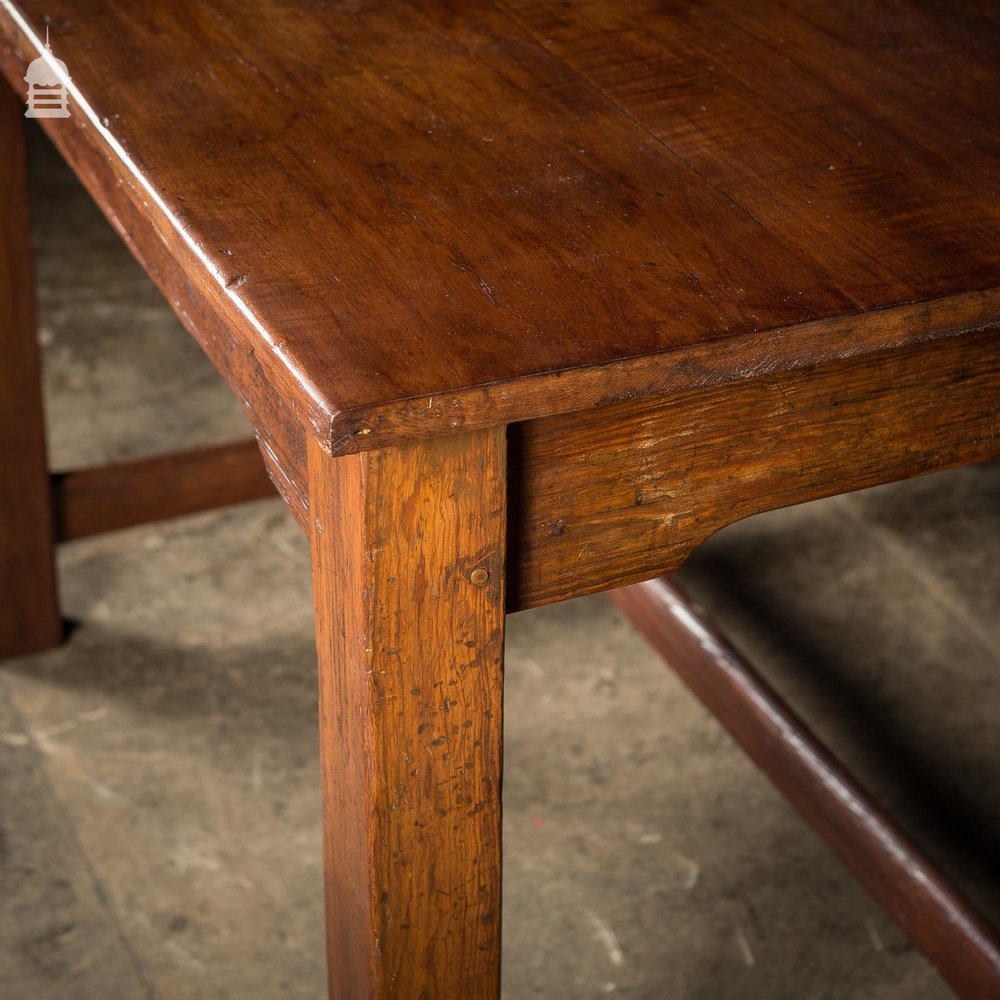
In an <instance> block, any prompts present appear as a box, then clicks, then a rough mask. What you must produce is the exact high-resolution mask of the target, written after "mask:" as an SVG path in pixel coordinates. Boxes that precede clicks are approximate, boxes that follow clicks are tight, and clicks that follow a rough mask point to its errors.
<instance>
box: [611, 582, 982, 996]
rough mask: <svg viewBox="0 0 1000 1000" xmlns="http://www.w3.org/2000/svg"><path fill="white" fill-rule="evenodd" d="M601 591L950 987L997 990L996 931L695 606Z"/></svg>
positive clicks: (662, 587) (639, 593) (667, 593)
mask: <svg viewBox="0 0 1000 1000" xmlns="http://www.w3.org/2000/svg"><path fill="white" fill-rule="evenodd" d="M609 597H610V598H611V600H612V602H613V603H614V604H615V605H617V606H618V607H619V608H620V609H621V610H622V611H623V612H624V614H625V615H626V617H628V618H629V619H630V620H631V621H632V622H633V623H634V624H635V625H636V626H637V627H638V628H639V630H640V631H641V632H642V633H643V635H645V637H646V638H647V639H648V640H649V642H650V644H651V645H652V646H653V648H654V649H655V650H656V651H657V652H658V653H659V654H660V655H661V656H662V657H663V659H664V660H665V661H666V663H667V664H668V665H669V666H670V667H671V668H672V669H673V670H674V671H675V672H676V673H677V675H678V676H679V677H680V678H681V680H682V681H684V683H685V684H686V685H687V686H688V687H689V688H690V689H691V690H692V691H693V692H694V694H695V695H696V696H697V697H698V699H699V700H700V701H701V702H702V703H703V704H704V705H705V706H706V707H707V708H708V709H709V711H710V712H712V714H713V715H715V717H716V718H717V719H718V720H719V721H720V722H721V723H722V725H723V726H724V727H725V728H726V729H727V730H728V731H729V733H730V735H731V736H732V737H733V738H734V739H735V740H736V742H737V743H739V744H740V746H741V747H742V748H743V749H744V750H745V751H746V752H747V754H748V755H749V756H750V757H751V759H752V760H753V761H754V763H755V764H757V766H758V767H759V768H760V769H761V770H762V771H763V772H764V773H765V774H766V775H767V776H768V778H770V780H771V781H772V782H773V783H774V784H775V786H776V787H777V788H778V790H779V791H780V792H781V793H782V794H783V795H784V796H785V797H786V798H787V799H788V801H789V802H791V804H792V805H793V806H795V808H796V809H797V810H798V811H799V813H800V814H801V815H802V817H803V818H804V819H805V820H806V822H807V823H809V825H810V826H812V828H813V829H814V830H815V831H816V832H817V833H818V834H819V835H820V836H821V837H822V838H823V840H824V841H826V843H827V845H828V846H829V847H830V848H831V850H833V852H834V853H835V854H836V855H837V857H839V858H840V860H841V861H842V862H843V863H844V864H845V865H846V866H847V867H848V868H849V869H850V870H851V871H852V872H853V873H854V875H855V876H856V877H857V878H858V880H859V881H860V882H861V884H862V885H863V886H864V887H865V889H867V890H868V892H869V893H870V894H871V895H872V896H873V897H874V898H875V900H876V901H877V902H878V903H879V904H880V905H881V906H882V907H883V908H884V909H885V911H886V912H887V913H888V914H889V916H891V917H892V918H893V919H894V920H895V921H896V922H897V923H898V924H899V926H900V927H901V928H902V930H903V932H904V933H905V934H906V936H907V937H908V938H909V939H910V940H911V941H912V942H913V943H914V945H916V946H917V948H919V949H920V950H921V951H922V952H923V953H924V955H926V956H927V958H928V959H930V961H931V962H932V963H933V964H934V965H935V966H936V967H937V969H938V970H939V971H940V973H941V975H942V976H943V977H944V978H945V980H946V981H947V982H948V983H949V984H950V985H951V987H952V988H953V989H954V990H955V992H956V993H957V994H958V995H959V996H961V997H966V998H969V1000H990V998H992V997H997V996H1000V936H998V935H997V932H996V931H995V930H994V929H993V928H992V927H990V926H989V925H988V924H987V923H986V921H985V920H984V919H983V918H982V916H981V915H980V914H979V913H978V912H977V910H976V907H975V906H974V905H973V904H972V903H971V902H970V901H969V900H968V899H966V898H965V897H964V896H963V895H962V894H961V893H960V892H959V891H958V890H957V889H956V888H955V887H954V886H953V885H952V884H951V883H950V882H949V881H948V879H947V878H946V877H945V876H944V875H943V874H942V872H941V871H940V870H939V869H938V868H937V867H936V866H935V865H934V864H933V863H932V862H931V861H930V860H928V858H926V857H925V856H924V855H923V854H922V853H921V851H920V850H919V848H918V847H917V846H916V845H915V844H914V843H913V842H912V841H911V840H910V838H909V837H907V835H906V834H905V833H903V831H902V830H900V829H899V827H897V826H896V825H895V823H893V821H892V820H891V819H890V818H889V817H888V816H887V815H886V814H885V813H884V812H883V810H882V809H881V808H880V807H879V806H878V804H877V803H876V802H874V801H873V799H872V798H871V796H870V795H868V793H867V792H866V791H865V790H864V788H862V787H861V786H860V785H859V784H858V783H857V782H856V781H855V780H854V778H852V777H851V775H850V774H849V773H848V772H847V771H846V770H845V769H844V768H843V767H842V766H841V765H840V764H839V762H838V761H837V760H836V759H835V758H834V757H833V756H832V755H831V754H830V752H829V751H828V750H827V749H826V747H824V746H823V744H822V743H820V742H819V740H818V739H817V738H816V737H815V736H814V735H813V734H812V733H811V732H810V731H809V729H808V728H807V727H806V726H805V725H804V724H803V723H802V721H801V720H800V719H799V718H798V717H797V716H796V715H795V713H794V712H793V711H792V709H791V708H790V707H789V706H788V705H787V704H786V703H785V702H784V701H783V700H782V699H781V697H780V696H779V695H778V694H776V693H775V692H774V690H773V689H772V688H771V687H770V686H769V685H768V683H767V682H766V681H765V680H764V678H763V677H761V676H760V674H759V673H757V671H755V670H754V669H753V667H751V666H750V665H749V664H748V663H747V662H746V661H745V660H743V658H742V657H741V656H740V655H739V653H737V652H736V650H734V649H733V647H732V646H730V645H729V643H727V642H726V640H725V639H724V638H723V637H722V635H720V634H719V632H717V631H716V630H715V629H714V628H713V627H712V626H711V625H710V624H709V623H708V622H707V620H706V619H705V617H704V614H703V613H702V612H701V610H700V609H699V608H698V607H697V605H695V604H694V603H693V602H692V601H691V600H690V599H689V598H687V597H686V596H685V595H684V594H683V593H682V592H681V591H680V590H678V589H677V587H676V586H675V585H673V584H672V583H670V582H668V581H667V580H665V579H657V580H652V581H649V582H647V583H642V584H634V585H632V586H630V587H625V588H623V589H621V590H615V591H612V592H611V593H610V594H609Z"/></svg>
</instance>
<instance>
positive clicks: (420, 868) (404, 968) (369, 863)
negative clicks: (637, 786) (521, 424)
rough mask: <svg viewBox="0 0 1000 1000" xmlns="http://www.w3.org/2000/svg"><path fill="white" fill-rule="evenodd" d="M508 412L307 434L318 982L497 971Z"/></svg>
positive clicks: (494, 985)
mask: <svg viewBox="0 0 1000 1000" xmlns="http://www.w3.org/2000/svg"><path fill="white" fill-rule="evenodd" d="M505 465H506V438H505V432H504V429H503V428H495V429H490V430H486V431H477V432H474V433H468V434H462V435H458V436H456V437H452V438H446V439H439V440H434V441H429V442H421V443H415V444H407V445H402V446H399V447H395V448H391V449H385V450H381V451H375V452H369V453H366V454H361V455H347V456H345V457H341V458H335V459H334V458H330V457H329V456H328V455H326V454H325V453H324V452H323V451H322V450H320V448H319V446H318V445H315V444H311V445H310V452H309V478H310V486H309V490H310V517H311V521H312V524H311V535H312V551H313V580H314V594H315V603H316V630H317V646H318V649H319V672H320V732H321V743H322V768H323V782H324V796H325V862H326V898H327V941H328V949H327V951H328V956H329V963H330V995H331V997H335V998H336V1000H369V998H375V997H378V998H390V997H393V998H398V1000H418V998H427V1000H496V998H497V997H498V996H499V990H500V972H499V970H500V778H501V765H502V736H503V728H502V726H503V723H502V701H503V634H504V554H505V533H506V477H505Z"/></svg>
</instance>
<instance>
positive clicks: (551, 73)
mask: <svg viewBox="0 0 1000 1000" xmlns="http://www.w3.org/2000/svg"><path fill="white" fill-rule="evenodd" d="M46 24H48V26H49V28H50V33H51V43H52V50H53V54H54V56H56V57H57V58H59V59H61V60H63V61H64V62H65V64H66V68H67V69H66V73H67V74H68V76H69V77H70V78H71V81H70V82H69V87H70V93H71V98H72V105H73V117H72V118H70V119H67V120H64V121H48V122H45V125H46V127H47V128H48V130H49V132H50V134H53V135H55V133H56V130H59V129H62V130H70V129H72V130H73V134H74V135H75V136H76V138H75V139H74V141H76V142H80V143H86V144H89V145H90V146H91V147H93V148H94V149H95V150H97V151H98V152H99V153H100V155H101V156H103V157H105V158H106V159H109V160H113V161H115V164H116V168H117V169H118V171H119V176H120V177H121V178H124V186H125V187H126V188H127V189H128V194H129V197H130V198H131V199H132V201H133V202H134V204H135V205H136V206H137V207H138V210H140V211H144V212H146V213H147V214H148V215H149V216H151V217H152V218H153V220H154V222H155V225H156V227H157V231H158V233H159V235H160V237H161V239H162V240H163V242H164V244H165V245H166V247H167V248H168V250H170V252H171V253H172V254H173V255H174V256H175V257H176V259H177V260H178V261H179V262H180V264H181V266H182V268H183V271H184V273H185V274H186V276H187V279H188V280H190V281H192V282H195V283H196V284H201V285H202V286H205V287H214V288H215V290H216V291H217V292H218V295H219V296H221V297H222V299H221V300H224V303H225V308H226V310H227V322H228V323H230V325H231V326H232V327H233V329H234V330H235V331H236V332H237V333H238V334H239V336H240V337H241V338H242V340H241V342H243V343H248V344H249V345H250V349H251V351H253V352H255V353H256V355H257V356H258V357H259V358H266V362H263V364H264V369H265V373H266V372H267V371H273V370H277V369H281V370H283V371H284V372H285V373H286V374H287V375H288V376H289V378H288V379H287V380H286V381H285V382H284V383H283V384H286V385H291V386H293V389H292V390H290V391H291V392H292V393H293V394H294V395H296V397H297V398H296V399H293V400H292V404H293V406H295V407H296V408H297V409H298V410H300V411H301V414H302V416H303V418H304V419H306V420H307V421H310V422H311V423H312V425H313V426H314V427H318V426H325V427H328V428H329V427H332V428H333V430H332V431H331V441H335V440H337V439H338V431H339V430H341V429H344V428H347V429H348V430H349V433H350V434H351V435H358V434H362V435H370V445H371V446H376V445H377V444H380V443H382V442H383V441H387V440H391V439H392V438H393V436H394V435H399V434H409V435H410V436H412V435H414V434H417V435H419V434H423V433H427V434H434V433H441V432H443V431H446V430H447V429H448V428H453V427H469V426H486V425H489V424H491V423H500V422H504V421H507V420H512V419H526V418H529V417H533V416H539V415H542V414H545V413H554V412H563V411H569V410H573V409H578V408H582V407H587V406H593V405H596V404H598V403H603V402H607V401H610V400H621V399H625V398H628V397H629V396H630V395H631V394H634V393H640V392H646V391H668V390H669V389H671V388H672V387H674V386H676V385H681V384H695V383H697V382H699V381H719V380H723V381H724V380H726V379H731V378H739V377H743V376H745V375H747V374H751V373H753V372H756V371H760V370H775V369H781V368H785V367H793V366H801V365H805V364H810V363H812V362H813V361H816V360H823V359H826V358H829V357H831V356H837V355H845V354H856V353H858V352H862V351H866V350H877V349H880V348H884V347H887V346H891V345H893V344H896V343H900V342H907V341H912V340H919V339H928V338H932V337H935V336H940V335H945V334H947V333H949V332H953V331H954V330H956V329H965V328H970V327H973V326H982V325H991V324H995V323H997V322H1000V293H998V291H997V289H998V286H1000V239H998V233H1000V225H998V223H1000V198H998V186H1000V99H998V96H997V95H998V94H1000V7H998V6H997V5H996V4H993V3H989V2H984V3H980V4H976V3H955V4H951V3H947V4H946V3H932V2H926V0H889V2H884V3H883V2H877V3H875V2H872V3H857V2H851V3H847V2H842V3H836V2H803V3H796V4H793V5H787V6H786V5H784V4H778V3H762V2H760V0H744V2H737V0H717V2H708V3H698V4H689V3H670V2H661V0H655V2H654V0H641V2H611V0H607V2H599V0H588V2H577V3H571V4H567V3H563V2H560V0H497V2H495V3H490V2H486V0H470V2H461V3H451V2H449V3H445V2H443V0H442V2H432V0H426V2H419V3H417V2H413V3H402V2H397V3H374V2H373V3H367V2H357V3H333V2H326V0H298V2H280V3H279V2H277V0H242V2H239V3H237V2H235V0H214V2H211V3H208V2H195V0H148V2H145V3H141V4H139V3H115V4H109V3H105V2H103V0H45V2H44V3H42V2H41V0H0V36H2V41H3V44H2V46H0V47H2V48H3V53H2V61H3V66H4V70H5V72H6V74H7V76H8V78H9V79H10V80H11V81H12V82H14V83H18V85H19V86H23V84H20V82H19V79H18V75H19V74H20V75H23V68H24V66H25V65H26V64H27V63H28V62H29V61H30V60H31V59H33V58H35V57H36V56H37V55H38V54H39V52H40V51H41V50H42V47H43V45H44V26H45V25H46ZM125 228H127V227H125ZM278 381H280V379H279V380H278ZM324 422H325V423H324Z"/></svg>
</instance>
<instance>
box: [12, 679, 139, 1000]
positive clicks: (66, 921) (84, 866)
mask: <svg viewBox="0 0 1000 1000" xmlns="http://www.w3.org/2000/svg"><path fill="white" fill-rule="evenodd" d="M45 739H46V734H45V733H44V732H37V733H36V732H32V731H30V730H29V729H28V728H27V727H26V726H25V725H24V722H23V720H22V718H21V715H20V713H18V712H17V710H16V709H15V708H14V706H13V705H12V703H11V701H10V697H9V693H8V690H7V685H6V683H5V682H4V680H3V679H2V678H0V997H3V998H4V1000H22V998H23V1000H76V998H82V997H104V996H108V997H110V996H113V997H115V998H121V1000H148V998H149V997H151V996H152V995H153V994H152V991H151V989H150V987H149V984H148V981H147V980H146V979H145V977H144V975H143V973H142V970H141V967H140V965H139V963H138V961H137V959H136V957H135V955H134V953H133V952H132V949H131V946H130V945H129V942H128V940H127V938H126V937H125V935H124V934H123V932H122V929H121V927H120V925H119V924H118V920H117V915H116V914H115V912H114V910H113V908H111V907H110V906H109V905H108V903H107V900H106V899H105V898H104V887H103V885H102V883H101V881H100V880H99V877H98V876H97V875H96V874H95V872H94V870H93V868H92V867H91V865H90V863H89V860H88V858H87V856H86V854H85V853H84V852H83V851H82V850H81V847H80V844H79V841H78V839H77V834H76V830H75V829H74V826H73V824H72V823H71V822H70V821H68V819H67V816H66V814H65V812H64V810H63V808H62V806H61V804H60V803H59V801H58V800H57V798H56V795H55V794H54V793H53V790H52V787H51V785H50V783H49V777H48V775H47V774H46V770H45V768H44V766H43V761H42V750H41V749H40V745H41V744H42V743H44V740H45Z"/></svg>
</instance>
